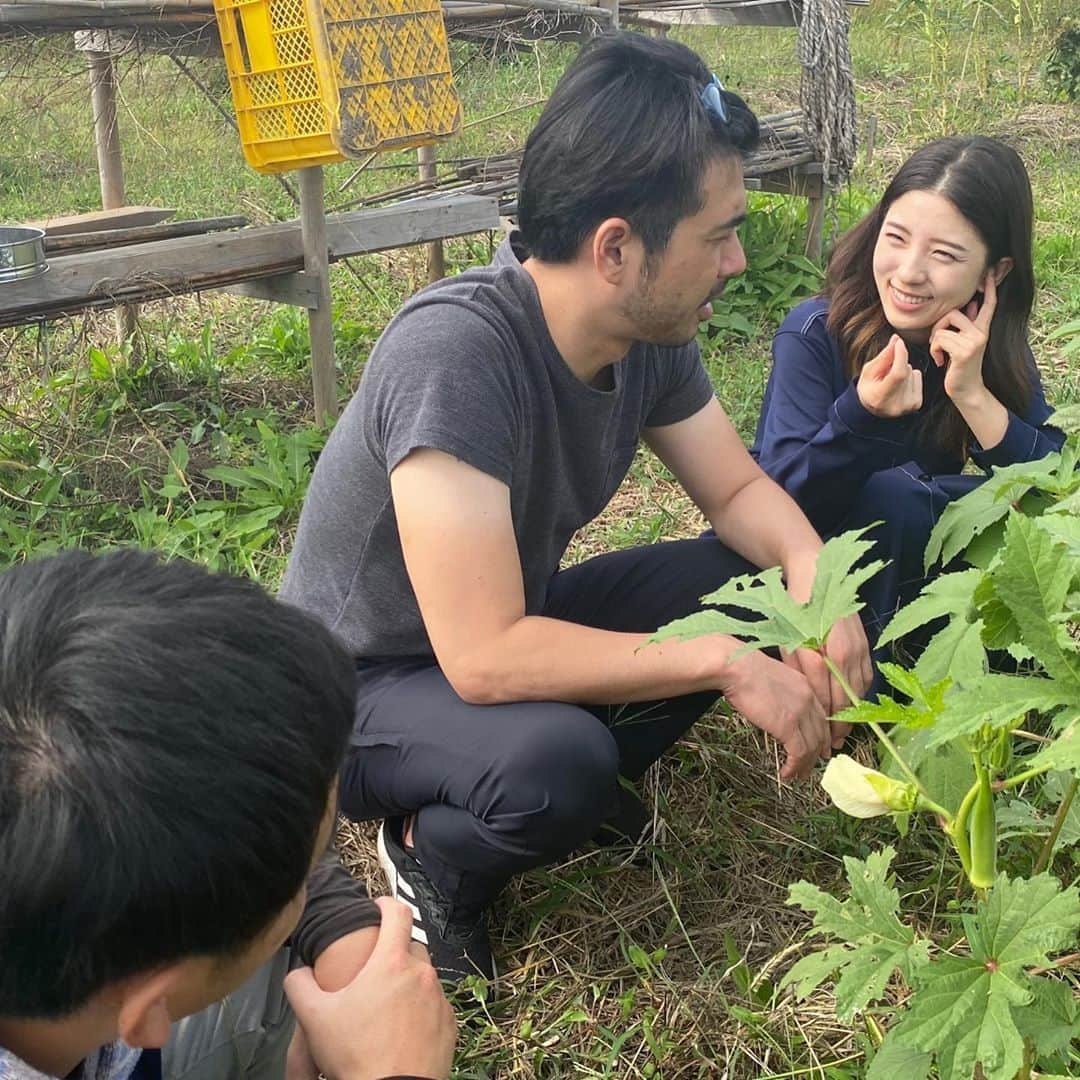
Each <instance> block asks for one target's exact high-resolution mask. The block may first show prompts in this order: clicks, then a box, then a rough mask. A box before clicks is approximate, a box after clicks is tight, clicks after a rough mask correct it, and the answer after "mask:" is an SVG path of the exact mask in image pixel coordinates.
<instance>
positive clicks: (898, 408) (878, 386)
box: [855, 334, 922, 418]
mask: <svg viewBox="0 0 1080 1080" xmlns="http://www.w3.org/2000/svg"><path fill="white" fill-rule="evenodd" d="M855 389H856V391H857V392H858V394H859V401H860V402H862V407H863V408H864V409H866V411H867V412H869V413H873V415H874V416H882V417H889V418H893V417H897V416H905V415H906V414H907V413H913V412H918V411H919V409H921V408H922V372H921V371H919V370H918V368H913V367H912V366H911V365H910V364H909V363H908V351H907V346H906V345H905V344H904V342H903V339H902V338H901V337H900V336H899V335H898V334H893V336H892V337H891V338H889V343H888V344H887V345H886V346H885V348H884V349H882V350H881V352H879V353H878V354H877V356H875V357H874V359H873V360H868V361H867V362H866V363H865V364H863V366H862V370H861V371H860V372H859V381H858V382H857V383H856V384H855Z"/></svg>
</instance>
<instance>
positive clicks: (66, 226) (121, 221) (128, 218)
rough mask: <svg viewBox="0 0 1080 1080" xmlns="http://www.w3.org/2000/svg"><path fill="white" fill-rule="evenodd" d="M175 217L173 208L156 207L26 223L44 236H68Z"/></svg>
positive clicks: (139, 225)
mask: <svg viewBox="0 0 1080 1080" xmlns="http://www.w3.org/2000/svg"><path fill="white" fill-rule="evenodd" d="M175 215H176V210H175V209H167V208H164V207H160V206H119V207H117V208H116V209H114V210H91V211H90V213H88V214H64V215H62V216H60V217H50V218H43V219H42V220H41V221H28V222H26V224H27V225H32V226H33V227H34V228H35V229H44V230H45V233H46V235H48V236H72V235H74V234H76V233H86V232H97V231H99V230H103V229H112V228H117V229H128V228H131V229H134V228H139V227H141V226H143V225H156V224H157V223H158V222H159V221H168V220H169V218H171V217H174V216H175Z"/></svg>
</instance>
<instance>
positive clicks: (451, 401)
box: [365, 303, 519, 484]
mask: <svg viewBox="0 0 1080 1080" xmlns="http://www.w3.org/2000/svg"><path fill="white" fill-rule="evenodd" d="M516 358H517V346H516V345H515V344H514V343H513V341H512V340H510V339H509V337H508V336H506V335H505V334H504V333H503V332H501V331H500V329H499V328H498V327H496V326H495V325H493V324H492V323H491V322H490V321H489V320H488V319H487V318H485V317H484V315H482V314H480V313H479V312H478V311H477V310H474V309H472V308H470V307H468V306H465V305H459V304H449V303H432V304H424V305H421V306H418V307H415V308H413V309H411V310H410V311H409V312H408V313H407V315H406V316H405V317H403V318H401V319H399V320H398V321H397V322H396V323H394V324H392V325H391V327H389V328H388V329H387V332H386V335H385V336H384V338H383V340H382V341H381V342H380V348H379V354H378V362H377V365H374V364H369V368H368V371H367V372H365V378H368V377H371V378H372V386H371V388H370V392H371V394H372V396H373V408H372V410H371V414H370V415H371V421H370V423H371V426H372V429H373V430H372V436H373V439H374V442H375V452H376V453H377V454H378V455H379V456H380V457H381V458H382V459H383V461H384V463H385V467H386V472H387V475H389V474H390V473H391V472H393V470H394V469H395V468H396V467H397V466H398V465H399V464H400V463H401V462H402V461H403V460H404V458H405V457H407V456H408V455H409V454H410V453H411V452H412V451H413V450H417V449H421V448H429V449H434V450H441V451H443V452H444V453H447V454H451V455H453V456H454V457H456V458H458V459H459V460H461V461H464V462H466V463H467V464H469V465H471V466H473V467H474V468H476V469H479V470H480V471H481V472H484V473H487V474H488V475H489V476H493V477H495V479H497V480H500V481H501V482H502V483H504V484H509V483H510V479H511V475H512V469H513V461H514V454H515V447H516V443H517V432H518V430H519V422H518V420H519V403H518V395H517V394H516V393H515V392H514V381H513V377H512V372H513V370H514V363H515V361H516Z"/></svg>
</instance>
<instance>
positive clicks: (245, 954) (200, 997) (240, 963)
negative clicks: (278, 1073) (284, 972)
mask: <svg viewBox="0 0 1080 1080" xmlns="http://www.w3.org/2000/svg"><path fill="white" fill-rule="evenodd" d="M336 817H337V784H334V785H333V787H332V789H331V792H330V798H329V800H328V801H327V806H326V813H325V814H324V816H323V820H322V824H321V825H320V826H319V835H318V838H317V839H316V841H315V855H314V858H313V861H312V869H314V866H315V863H317V862H318V861H319V859H320V858H321V856H322V854H323V852H324V851H325V850H326V847H327V845H328V844H329V843H330V837H331V835H332V833H333V829H334V822H335V820H336ZM306 902H307V888H306V886H302V887H301V888H300V891H299V892H298V893H297V894H296V896H294V897H293V898H292V900H290V901H289V903H288V904H286V906H285V907H284V908H283V909H282V911H281V912H280V913H279V914H278V915H277V917H276V918H274V919H273V920H272V921H271V923H270V925H269V926H267V927H266V929H265V930H263V931H262V933H260V934H259V936H258V937H257V938H255V939H254V941H252V942H251V943H250V944H249V945H248V946H247V947H246V948H244V949H243V950H242V951H240V952H236V953H233V954H230V955H228V956H196V957H188V958H187V959H186V960H183V961H181V964H182V966H183V969H184V970H183V972H182V976H181V979H180V981H179V982H178V984H177V987H176V991H175V993H173V994H171V995H170V996H169V1014H170V1015H171V1016H172V1018H173V1019H174V1020H179V1019H181V1018H182V1017H184V1016H190V1015H192V1014H193V1013H197V1012H200V1011H201V1010H203V1009H205V1008H206V1007H207V1006H208V1005H212V1004H213V1003H214V1002H216V1001H220V1000H221V999H222V998H223V997H225V996H226V995H227V994H230V993H232V991H233V990H235V989H236V988H237V987H238V986H240V985H242V984H243V983H245V982H247V980H248V979H249V978H250V977H251V976H252V975H254V974H255V972H256V971H258V970H259V968H261V967H262V966H263V964H265V963H266V962H267V961H268V960H269V959H270V958H271V957H272V956H273V955H274V953H276V952H277V951H278V949H280V948H281V946H282V945H284V944H285V941H286V939H287V938H288V936H289V935H290V934H291V933H292V932H293V930H294V929H295V928H296V924H297V922H298V921H299V919H300V913H301V912H302V911H303V910H304V904H305V903H306Z"/></svg>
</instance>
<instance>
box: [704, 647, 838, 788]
mask: <svg viewBox="0 0 1080 1080" xmlns="http://www.w3.org/2000/svg"><path fill="white" fill-rule="evenodd" d="M721 690H722V691H723V694H724V697H725V698H727V700H728V701H729V702H730V703H731V705H732V706H733V707H734V708H736V709H738V711H739V712H740V713H741V714H742V715H743V716H745V717H746V719H747V720H749V721H750V723H751V724H753V725H754V727H756V728H760V729H761V730H762V731H765V732H767V733H768V734H769V735H771V736H772V737H773V738H774V739H776V741H777V742H778V743H780V744H781V746H783V748H784V750H785V751H786V753H787V760H786V761H785V762H784V765H783V768H781V770H780V779H781V780H791V779H798V780H805V779H806V777H808V776H809V775H810V772H811V770H812V769H813V768H814V765H815V764H816V763H817V761H818V759H819V758H827V757H828V756H829V753H830V742H831V736H830V734H829V724H828V721H827V720H826V719H825V710H824V709H823V708H822V707H821V702H820V701H819V700H818V698H817V695H816V694H815V693H814V691H813V689H812V688H811V686H810V683H809V681H808V680H807V679H806V677H805V676H804V675H803V674H802V673H801V672H800V671H797V670H796V669H795V668H794V667H792V666H790V665H787V664H782V663H781V662H780V661H779V660H773V659H772V658H771V657H768V656H766V655H765V654H764V653H760V652H752V653H746V654H745V655H744V656H741V657H739V659H738V660H736V661H735V662H734V663H732V664H731V665H730V666H729V667H728V675H727V678H726V679H725V681H724V685H723V686H722V687H721Z"/></svg>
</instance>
